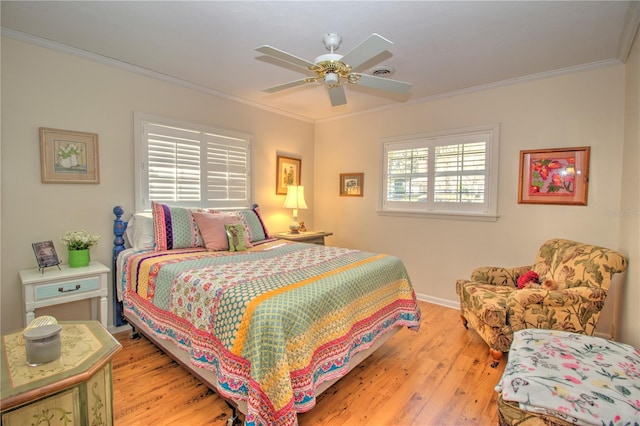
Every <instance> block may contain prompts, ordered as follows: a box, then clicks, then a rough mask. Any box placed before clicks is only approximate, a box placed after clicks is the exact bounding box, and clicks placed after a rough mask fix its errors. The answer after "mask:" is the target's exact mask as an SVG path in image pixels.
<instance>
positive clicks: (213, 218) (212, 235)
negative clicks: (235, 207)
mask: <svg viewBox="0 0 640 426" xmlns="http://www.w3.org/2000/svg"><path fill="white" fill-rule="evenodd" d="M191 214H192V215H193V217H194V219H195V220H196V223H197V224H198V228H200V234H201V235H202V239H203V240H204V246H205V247H206V248H207V250H209V251H220V250H229V238H228V236H227V231H226V229H225V227H224V226H225V225H234V224H237V223H240V219H238V217H237V216H230V215H226V214H212V213H200V212H193V213H191ZM244 243H245V246H246V247H247V248H248V247H252V244H251V242H249V239H248V238H247V235H246V234H245V238H244Z"/></svg>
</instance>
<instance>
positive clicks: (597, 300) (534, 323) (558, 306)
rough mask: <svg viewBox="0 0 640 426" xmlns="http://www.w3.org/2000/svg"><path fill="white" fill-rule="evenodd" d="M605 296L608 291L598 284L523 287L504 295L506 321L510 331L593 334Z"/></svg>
mask: <svg viewBox="0 0 640 426" xmlns="http://www.w3.org/2000/svg"><path fill="white" fill-rule="evenodd" d="M606 298H607V291H606V290H605V289H602V288H600V287H586V286H583V287H572V288H566V289H562V290H551V291H549V290H544V289H540V288H525V289H522V290H517V291H514V292H513V293H511V294H509V295H508V296H507V311H508V314H507V315H508V321H509V324H510V325H511V328H512V329H513V330H522V329H524V328H545V329H554V330H565V331H572V332H578V333H586V334H592V333H593V329H594V328H595V325H596V322H597V319H598V315H599V312H600V311H601V310H602V308H603V307H604V301H605V299H606ZM596 314H598V315H596ZM594 315H595V317H594ZM592 317H593V318H592Z"/></svg>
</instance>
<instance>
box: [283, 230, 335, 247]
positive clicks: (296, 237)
mask: <svg viewBox="0 0 640 426" xmlns="http://www.w3.org/2000/svg"><path fill="white" fill-rule="evenodd" d="M329 235H333V232H324V231H306V232H300V233H299V234H290V233H289V232H276V233H274V234H271V236H272V237H274V238H280V239H281V240H289V241H295V242H298V243H309V244H318V245H321V246H323V245H324V237H328V236H329Z"/></svg>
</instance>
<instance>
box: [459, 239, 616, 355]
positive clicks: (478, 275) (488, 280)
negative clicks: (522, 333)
mask: <svg viewBox="0 0 640 426" xmlns="http://www.w3.org/2000/svg"><path fill="white" fill-rule="evenodd" d="M626 269H627V258H626V257H625V256H624V255H623V254H621V253H618V252H616V251H613V250H609V249H607V248H604V247H598V246H593V245H588V244H583V243H579V242H576V241H570V240H563V239H552V240H549V241H547V242H545V243H544V244H543V245H542V246H541V247H540V249H539V251H538V255H537V257H536V259H535V262H534V264H533V265H527V266H520V267H516V268H501V267H480V268H476V269H475V270H474V271H473V272H472V274H471V279H470V280H458V281H457V282H456V292H457V293H458V295H459V296H460V316H461V318H462V323H463V324H464V326H465V327H467V328H468V327H469V325H471V327H472V328H473V329H474V330H476V331H477V332H478V334H480V336H481V337H482V339H483V340H484V341H485V342H486V343H487V344H488V345H489V352H490V354H491V357H492V358H493V363H492V367H495V366H497V365H498V362H499V361H500V358H501V357H502V353H503V352H508V351H509V347H510V346H511V342H512V340H513V332H514V331H515V330H521V329H524V328H544V329H554V330H565V331H571V332H575V333H581V334H587V335H592V334H593V332H594V330H595V327H596V325H597V323H598V318H599V317H600V311H601V310H602V308H603V306H604V303H605V299H606V298H607V293H608V290H609V286H610V284H611V280H612V277H613V275H614V274H616V273H621V272H624V271H625V270H626ZM530 277H535V278H537V282H538V283H545V287H543V286H542V285H541V284H531V285H529V284H527V285H524V286H523V285H522V284H523V279H524V278H527V279H529V278H530ZM519 279H520V284H521V287H523V288H518V280H519Z"/></svg>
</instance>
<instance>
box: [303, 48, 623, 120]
mask: <svg viewBox="0 0 640 426" xmlns="http://www.w3.org/2000/svg"><path fill="white" fill-rule="evenodd" d="M621 63H622V62H621V61H620V60H619V59H605V60H602V61H596V62H590V63H588V64H581V65H574V66H571V67H566V68H560V69H557V70H552V71H543V72H539V73H536V74H530V75H525V76H522V77H515V78H510V79H508V80H501V81H496V82H494V83H487V84H481V85H479V86H471V87H466V88H464V89H460V90H453V91H451V92H445V93H436V94H434V95H429V96H424V97H422V98H413V99H411V100H409V101H406V102H404V103H402V104H400V105H385V106H381V107H378V108H370V109H367V110H366V111H357V112H353V113H349V114H343V115H338V116H335V117H328V118H323V119H319V120H315V122H316V123H325V122H329V121H333V120H341V119H343V118H349V117H355V116H358V115H363V114H369V113H373V112H380V111H386V110H390V109H395V108H400V107H403V106H407V105H416V104H422V103H427V102H431V101H436V100H439V99H445V98H452V97H454V96H460V95H468V94H470V93H476V92H482V91H485V90H490V89H496V88H500V87H505V86H512V85H514V84H520V83H526V82H529V81H536V80H544V79H546V78H551V77H557V76H561V75H566V74H573V73H577V72H582V71H590V70H594V69H598V68H604V67H612V66H614V65H620V64H621Z"/></svg>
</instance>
